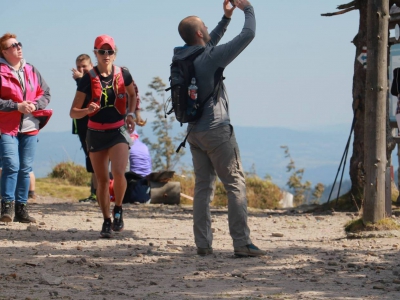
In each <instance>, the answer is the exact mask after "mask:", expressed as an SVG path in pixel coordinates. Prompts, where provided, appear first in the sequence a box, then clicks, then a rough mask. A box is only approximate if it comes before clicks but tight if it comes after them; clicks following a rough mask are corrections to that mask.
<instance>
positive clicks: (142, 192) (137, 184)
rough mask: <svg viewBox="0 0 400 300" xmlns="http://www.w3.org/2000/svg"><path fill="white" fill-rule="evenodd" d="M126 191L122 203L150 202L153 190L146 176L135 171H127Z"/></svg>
mask: <svg viewBox="0 0 400 300" xmlns="http://www.w3.org/2000/svg"><path fill="white" fill-rule="evenodd" d="M125 178H126V182H127V185H126V191H125V195H124V199H123V201H122V203H135V202H139V203H149V200H150V197H151V192H150V185H149V182H148V180H147V179H146V178H144V177H142V176H140V175H139V174H136V173H135V172H126V173H125Z"/></svg>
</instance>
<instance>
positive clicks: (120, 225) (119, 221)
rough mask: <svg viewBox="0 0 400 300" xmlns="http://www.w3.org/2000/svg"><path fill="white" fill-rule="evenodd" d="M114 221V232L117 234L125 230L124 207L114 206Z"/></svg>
mask: <svg viewBox="0 0 400 300" xmlns="http://www.w3.org/2000/svg"><path fill="white" fill-rule="evenodd" d="M113 215H114V221H113V224H112V230H114V231H115V232H121V231H122V230H123V229H124V219H123V218H122V207H116V206H114V211H113Z"/></svg>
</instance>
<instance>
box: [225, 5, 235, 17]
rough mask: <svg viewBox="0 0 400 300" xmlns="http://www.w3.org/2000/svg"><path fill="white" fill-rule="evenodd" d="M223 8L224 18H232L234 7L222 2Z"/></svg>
mask: <svg viewBox="0 0 400 300" xmlns="http://www.w3.org/2000/svg"><path fill="white" fill-rule="evenodd" d="M223 8H224V13H225V17H226V18H228V19H230V18H231V17H232V14H233V11H234V10H235V6H232V4H231V3H230V1H229V0H224V3H223Z"/></svg>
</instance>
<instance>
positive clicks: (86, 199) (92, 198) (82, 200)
mask: <svg viewBox="0 0 400 300" xmlns="http://www.w3.org/2000/svg"><path fill="white" fill-rule="evenodd" d="M79 202H97V197H96V195H95V194H91V195H90V196H89V197H87V198H84V199H80V200H79Z"/></svg>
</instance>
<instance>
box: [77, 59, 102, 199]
mask: <svg viewBox="0 0 400 300" xmlns="http://www.w3.org/2000/svg"><path fill="white" fill-rule="evenodd" d="M75 63H76V69H75V68H72V69H71V71H72V78H73V79H74V80H75V81H76V85H77V86H78V85H79V82H80V81H81V79H82V77H83V75H85V74H86V73H88V72H89V71H90V70H91V69H93V64H92V60H91V58H90V56H89V55H87V54H81V55H79V56H78V57H77V58H76V61H75ZM83 105H84V106H85V103H84V104H83ZM88 120H89V118H88V117H87V116H86V117H83V118H81V119H72V134H77V135H78V137H79V141H80V142H81V146H82V150H83V152H84V153H85V162H86V171H87V172H89V173H92V178H91V181H90V196H89V197H87V198H84V199H81V200H79V202H97V199H96V189H97V182H96V176H94V171H93V167H92V163H91V162H90V157H89V152H88V151H87V147H86V132H87V123H88Z"/></svg>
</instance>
